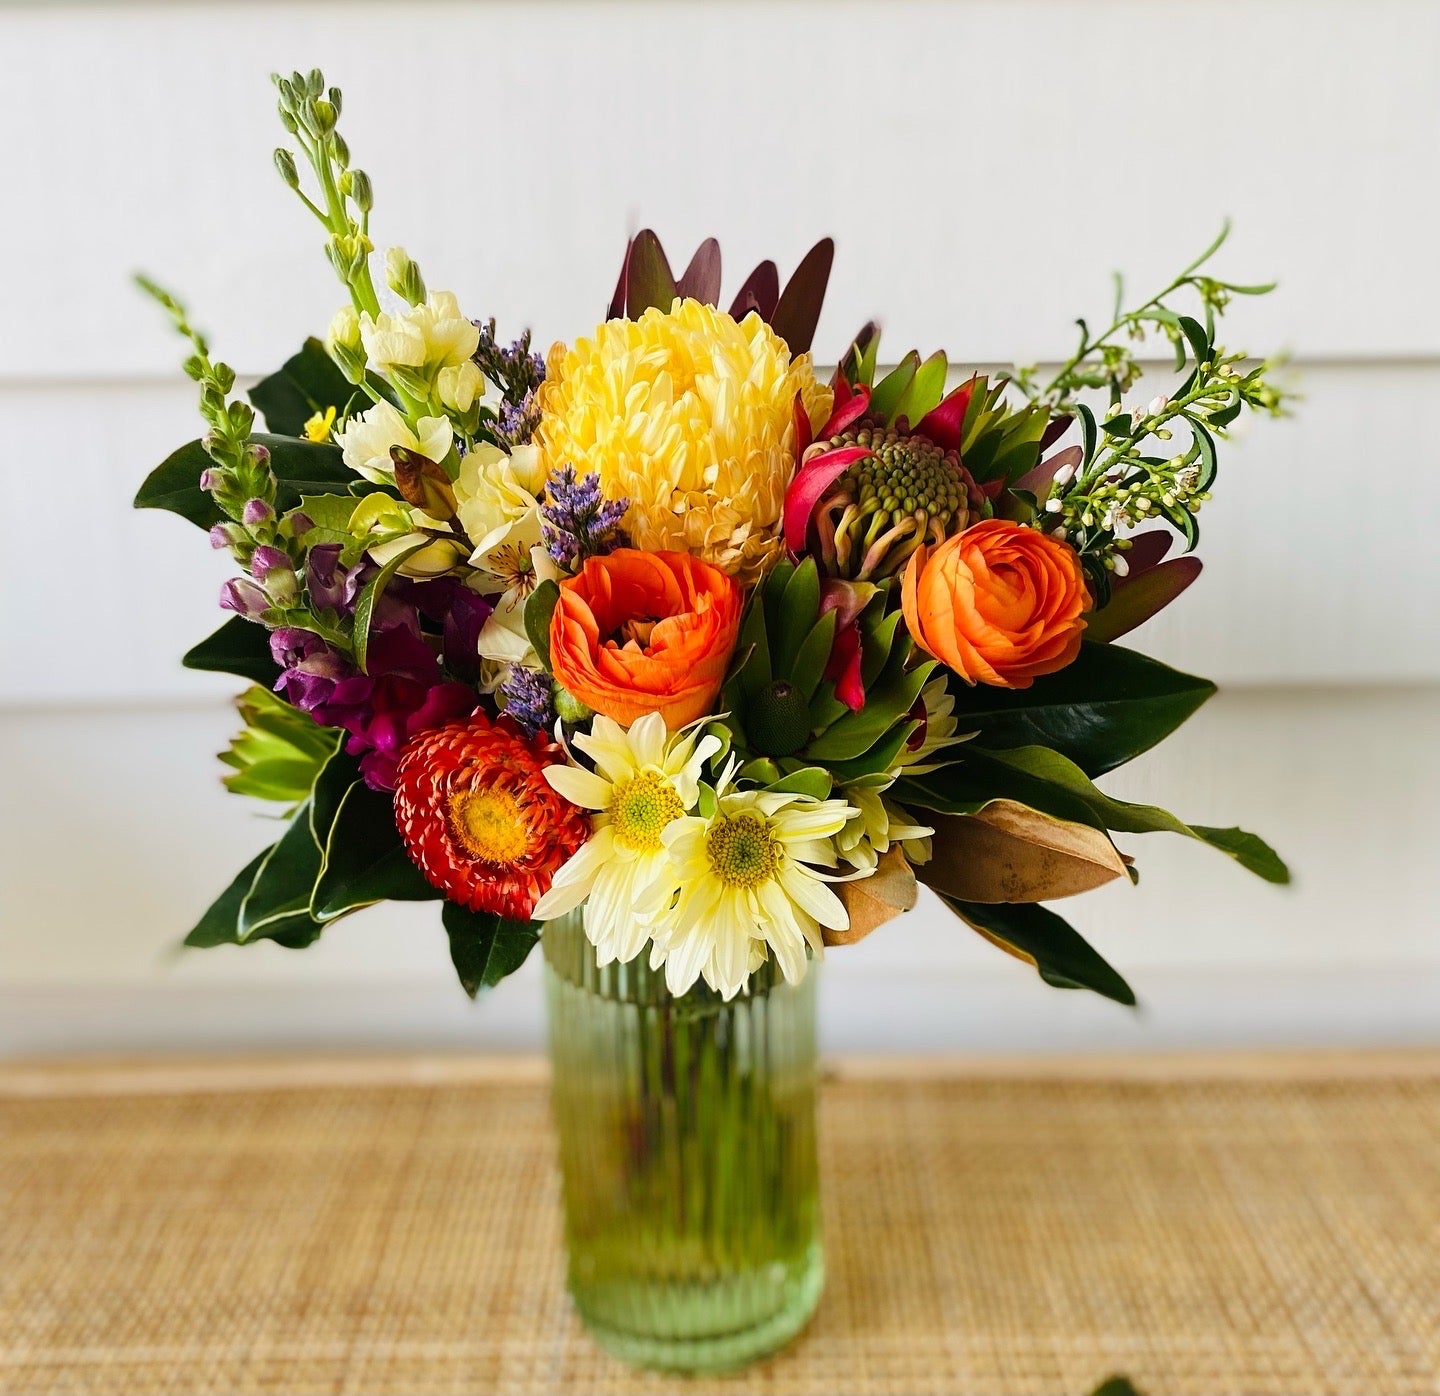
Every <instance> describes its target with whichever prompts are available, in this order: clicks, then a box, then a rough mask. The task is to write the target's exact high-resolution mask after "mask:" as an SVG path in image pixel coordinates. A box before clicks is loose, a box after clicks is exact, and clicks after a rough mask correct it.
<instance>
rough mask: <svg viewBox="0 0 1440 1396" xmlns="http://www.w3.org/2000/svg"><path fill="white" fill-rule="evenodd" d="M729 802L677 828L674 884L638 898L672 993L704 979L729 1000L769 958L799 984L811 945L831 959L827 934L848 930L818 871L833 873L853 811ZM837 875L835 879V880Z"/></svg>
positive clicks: (818, 804)
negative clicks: (841, 835) (826, 929)
mask: <svg viewBox="0 0 1440 1396" xmlns="http://www.w3.org/2000/svg"><path fill="white" fill-rule="evenodd" d="M725 784H726V782H725V780H724V779H723V778H722V780H721V792H722V793H721V794H720V795H719V798H718V799H717V801H716V807H715V812H714V814H713V815H711V816H710V817H708V818H706V817H703V816H688V817H686V818H684V819H676V820H674V821H673V822H672V823H670V824H669V825H668V826H667V827H666V829H665V832H664V833H663V835H662V836H661V837H662V840H663V842H664V844H665V846H666V848H667V849H668V850H669V853H670V864H669V869H668V872H669V877H668V881H659V882H657V883H655V884H652V886H651V889H650V890H649V892H648V893H646V894H644V895H642V896H641V897H640V898H639V899H638V900H637V906H638V908H639V909H640V910H641V911H642V912H643V913H644V914H646V915H647V916H649V917H651V918H652V926H651V933H652V935H653V938H654V946H653V948H652V950H651V954H650V963H651V965H652V967H654V968H658V967H659V966H660V965H661V964H662V963H663V964H664V966H665V983H666V985H667V986H668V987H669V989H670V992H671V993H672V994H683V993H684V992H685V991H686V990H687V989H689V988H690V987H691V986H692V985H693V984H694V983H695V981H696V980H697V979H699V978H701V977H703V978H704V980H705V982H706V983H707V984H708V985H709V986H710V987H711V988H712V989H714V990H715V991H716V992H717V993H719V994H721V995H723V996H724V997H725V998H726V999H732V998H734V997H735V995H736V994H738V993H739V992H740V990H741V989H742V988H744V986H745V983H746V981H747V980H748V979H749V978H750V975H751V973H752V972H753V971H754V970H755V969H756V968H757V967H758V966H759V965H760V964H762V963H763V962H764V960H765V956H766V954H767V952H768V953H771V954H773V955H774V956H775V960H776V962H777V963H778V964H779V966H780V972H781V973H782V974H783V975H784V976H785V978H786V979H787V980H789V981H790V982H791V983H795V982H797V981H799V980H800V979H803V978H804V976H805V969H806V954H805V952H806V947H807V946H808V947H809V948H810V949H811V950H813V951H814V952H815V954H816V956H817V957H818V956H819V955H820V954H822V953H823V951H824V940H823V938H822V934H821V927H829V928H830V929H831V930H837V931H838V930H844V929H845V928H846V927H848V926H849V924H850V918H849V915H848V914H847V913H846V911H845V907H844V905H843V904H842V903H841V901H840V898H839V897H837V896H836V895H835V893H834V892H832V891H831V890H830V888H829V887H827V886H826V885H825V884H826V881H827V878H826V877H825V875H824V874H822V873H819V872H816V871H815V867H816V865H818V866H820V867H834V866H835V862H836V855H835V844H834V837H835V835H836V834H838V833H839V832H840V830H841V829H842V828H844V826H845V822H846V820H848V819H849V818H850V817H851V816H852V815H853V814H854V813H855V810H854V809H853V808H852V807H851V806H850V805H848V804H846V803H845V801H844V800H815V799H811V798H809V797H808V796H804V795H790V794H777V793H774V792H767V791H764V790H746V791H737V792H732V793H730V794H725V793H723V792H724V786H725ZM832 876H833V875H832Z"/></svg>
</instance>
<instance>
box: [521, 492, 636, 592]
mask: <svg viewBox="0 0 1440 1396" xmlns="http://www.w3.org/2000/svg"><path fill="white" fill-rule="evenodd" d="M629 508H630V501H629V500H628V499H609V500H607V499H606V498H605V496H604V495H603V494H601V492H600V477H599V476H598V475H596V474H593V473H592V474H589V475H586V476H584V477H583V478H580V477H577V476H576V474H575V467H574V466H573V465H562V466H561V467H560V468H559V469H558V470H556V471H554V472H553V473H552V474H551V476H550V479H549V481H548V482H547V484H546V486H545V502H544V503H543V504H541V506H540V537H541V539H542V541H543V542H544V544H545V551H546V552H548V553H549V554H550V557H551V560H552V561H554V562H555V563H556V564H558V565H559V566H560V567H563V568H564V569H565V570H566V571H569V572H573V571H575V570H576V569H577V568H579V567H580V566H581V565H582V564H583V563H584V562H585V560H586V559H587V558H592V557H601V556H603V555H604V554H605V553H608V552H612V551H614V549H616V548H623V547H626V546H627V545H628V543H629V540H628V539H627V538H626V536H625V531H624V529H622V528H621V527H620V525H621V523H622V522H623V521H624V518H625V513H626V511H627V510H628V509H629Z"/></svg>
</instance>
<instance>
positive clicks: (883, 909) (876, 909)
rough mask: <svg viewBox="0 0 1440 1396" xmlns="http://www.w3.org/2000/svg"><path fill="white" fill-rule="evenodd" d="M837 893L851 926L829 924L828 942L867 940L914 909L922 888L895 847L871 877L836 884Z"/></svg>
mask: <svg viewBox="0 0 1440 1396" xmlns="http://www.w3.org/2000/svg"><path fill="white" fill-rule="evenodd" d="M835 894H836V896H838V897H839V898H840V900H841V901H842V902H843V903H844V905H845V910H846V911H847V912H849V914H850V925H849V926H848V927H847V928H846V929H845V930H843V931H832V930H830V929H829V927H826V929H825V944H826V945H853V944H854V943H855V942H856V941H857V940H864V939H865V937H866V936H868V935H869V934H870V932H871V931H873V930H875V929H876V927H878V926H883V925H884V924H885V923H886V922H887V921H893V920H894V919H895V918H896V917H897V916H899V915H900V913H901V912H902V911H910V910H912V909H913V908H914V906H915V902H916V900H917V898H918V897H919V888H918V886H917V885H916V882H915V873H914V871H913V870H912V869H911V867H910V862H909V860H908V859H907V858H906V857H905V855H904V853H902V852H901V850H900V849H899V848H898V847H893V846H892V847H890V848H888V849H886V850H885V852H884V853H882V854H881V855H880V861H879V863H878V864H877V865H876V868H875V871H874V872H873V873H872V874H871V875H870V876H869V877H866V878H861V879H859V880H858V881H855V882H839V883H836V885H835Z"/></svg>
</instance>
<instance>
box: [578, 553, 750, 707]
mask: <svg viewBox="0 0 1440 1396" xmlns="http://www.w3.org/2000/svg"><path fill="white" fill-rule="evenodd" d="M740 610H741V593H740V588H739V586H738V585H737V584H736V583H735V582H734V581H732V580H731V579H730V578H729V577H728V576H727V575H726V574H725V573H724V572H722V571H721V570H720V569H719V568H718V567H712V566H711V565H710V564H709V563H707V562H701V561H700V559H699V558H696V557H692V556H690V555H689V554H688V553H669V552H659V553H647V552H641V551H639V550H638V549H636V548H618V549H616V551H615V552H613V553H607V554H606V555H605V556H604V557H592V558H590V559H589V560H588V561H587V562H586V563H585V566H584V567H583V568H582V569H581V571H580V573H579V575H578V576H575V577H568V578H566V580H564V581H563V582H561V583H560V600H559V602H558V603H557V605H556V607H555V612H554V614H553V615H552V616H551V618H550V664H551V667H552V668H553V669H554V671H555V677H556V678H557V679H559V681H560V682H561V683H562V684H563V685H564V686H565V687H566V688H567V689H568V690H569V691H570V692H571V693H572V694H573V695H574V696H575V697H576V698H578V699H579V700H580V701H581V702H582V703H585V704H587V705H588V706H590V707H592V708H594V709H595V711H596V712H597V713H604V714H605V716H606V717H610V718H614V720H615V721H616V722H618V723H621V724H622V725H623V726H626V727H628V726H629V725H630V724H631V723H632V722H634V721H635V719H636V718H637V717H643V716H644V715H645V714H646V713H659V714H660V716H661V717H663V718H664V719H665V725H666V727H668V728H669V729H670V730H671V731H672V732H673V731H674V730H675V729H676V728H678V727H683V726H684V725H685V724H686V723H687V722H693V721H694V720H695V719H696V718H697V717H703V716H704V715H705V714H706V713H708V712H709V711H710V710H711V706H712V705H713V704H714V702H715V699H716V696H717V695H718V694H719V692H720V685H721V684H722V683H723V682H724V681H725V669H726V666H727V665H728V664H729V662H730V653H731V651H732V650H733V649H734V648H735V637H736V635H737V633H738V632H739V629H740Z"/></svg>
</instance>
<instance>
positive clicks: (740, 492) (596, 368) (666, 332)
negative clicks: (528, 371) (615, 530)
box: [535, 300, 831, 581]
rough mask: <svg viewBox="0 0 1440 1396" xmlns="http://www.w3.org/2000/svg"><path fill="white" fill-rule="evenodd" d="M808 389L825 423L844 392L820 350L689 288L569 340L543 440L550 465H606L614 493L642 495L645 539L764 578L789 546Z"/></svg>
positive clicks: (545, 398)
mask: <svg viewBox="0 0 1440 1396" xmlns="http://www.w3.org/2000/svg"><path fill="white" fill-rule="evenodd" d="M797 392H798V393H799V394H800V396H801V401H802V402H803V403H804V405H805V408H806V411H807V412H808V413H809V415H810V421H811V425H812V427H816V426H818V425H820V424H821V423H822V422H823V421H824V419H825V418H826V417H827V416H828V415H829V412H830V396H831V395H830V390H829V389H828V388H826V387H824V386H823V385H821V384H819V383H817V382H816V381H815V375H814V372H813V370H812V368H811V364H810V356H809V355H808V354H806V355H802V356H801V357H800V358H798V359H791V357H790V351H789V350H788V349H787V348H786V346H785V342H784V340H782V339H780V338H779V337H778V336H777V335H776V334H775V333H774V331H773V330H771V328H770V327H769V326H768V325H767V324H765V323H764V321H762V320H761V319H760V317H759V316H758V315H755V314H750V315H747V316H746V317H745V318H744V319H743V320H740V321H736V320H735V319H734V318H733V317H731V316H729V315H727V314H725V312H724V311H721V310H716V309H714V308H713V307H711V306H708V305H702V304H701V303H700V302H699V301H693V300H677V301H675V303H674V304H673V305H672V307H671V308H670V310H669V311H662V310H659V309H650V310H647V311H646V312H645V313H644V314H643V315H641V316H640V317H639V319H637V320H609V321H607V322H606V323H605V324H603V325H601V326H600V327H599V328H598V329H597V330H596V331H595V334H594V336H593V337H591V338H589V339H581V340H578V341H577V342H576V343H575V344H574V345H573V346H571V347H567V346H565V345H563V344H557V345H556V346H555V347H554V348H553V349H552V350H551V351H550V358H549V362H548V364H547V366H546V378H545V382H544V384H543V385H542V387H541V389H540V393H539V407H540V426H539V429H538V431H537V432H536V435H535V441H536V443H537V444H538V445H539V446H540V449H541V452H542V454H543V456H544V459H545V463H546V465H547V467H548V469H555V468H557V467H559V466H562V465H567V464H568V465H572V466H574V467H575V469H576V471H577V472H579V473H580V474H581V475H584V474H588V473H589V472H591V471H593V472H595V473H596V474H598V475H599V477H600V484H601V488H602V489H603V490H604V492H605V494H606V496H607V497H609V498H611V499H621V498H624V499H628V500H629V501H630V511H629V513H628V514H627V515H626V519H625V527H626V529H627V530H628V531H629V534H630V538H631V541H632V542H633V543H634V545H635V546H636V547H637V548H644V549H646V550H651V551H653V550H657V549H671V550H674V551H677V552H688V553H693V554H695V555H696V556H697V557H701V558H703V559H704V560H705V561H706V562H710V563H713V564H714V565H716V566H717V567H721V568H723V569H724V570H725V571H727V572H729V573H731V574H733V575H736V576H738V577H740V578H741V579H742V580H743V581H751V580H753V579H754V578H755V577H757V576H758V575H759V574H760V572H762V571H763V570H764V569H765V567H766V566H767V565H768V564H769V563H770V562H771V561H772V560H773V559H774V558H775V556H776V555H777V554H778V552H779V551H780V547H781V541H780V520H781V512H782V509H783V506H784V502H785V488H786V486H787V485H788V484H789V483H790V479H791V477H792V476H793V474H794V473H795V425H794V406H793V404H794V401H795V394H796V393H797ZM547 473H548V470H547Z"/></svg>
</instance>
